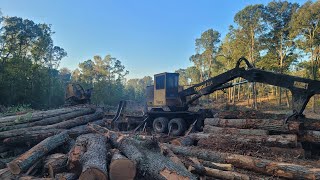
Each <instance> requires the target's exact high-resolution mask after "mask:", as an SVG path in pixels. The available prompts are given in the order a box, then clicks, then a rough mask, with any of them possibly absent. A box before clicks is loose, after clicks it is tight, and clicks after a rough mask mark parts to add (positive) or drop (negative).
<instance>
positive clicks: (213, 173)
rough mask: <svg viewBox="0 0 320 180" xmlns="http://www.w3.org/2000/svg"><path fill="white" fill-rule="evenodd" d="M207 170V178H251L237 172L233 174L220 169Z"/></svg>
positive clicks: (244, 179) (240, 179) (228, 179)
mask: <svg viewBox="0 0 320 180" xmlns="http://www.w3.org/2000/svg"><path fill="white" fill-rule="evenodd" d="M204 168H205V175H206V176H211V177H215V178H219V179H227V180H234V179H239V180H249V179H250V177H249V176H248V175H246V174H241V173H237V172H232V171H222V170H218V169H213V168H208V167H204Z"/></svg>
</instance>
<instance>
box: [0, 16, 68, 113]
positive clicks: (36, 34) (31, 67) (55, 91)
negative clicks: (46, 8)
mask: <svg viewBox="0 0 320 180" xmlns="http://www.w3.org/2000/svg"><path fill="white" fill-rule="evenodd" d="M1 20H2V22H1V31H0V40H1V41H0V49H1V51H0V82H1V84H0V89H1V91H0V103H1V104H2V105H5V106H12V105H19V104H30V105H31V107H33V108H49V107H55V106H59V105H61V104H63V98H64V90H63V84H62V81H61V79H60V76H59V72H58V71H57V70H56V69H57V68H58V66H59V62H60V60H61V59H62V58H63V57H65V56H66V55H67V53H66V52H65V51H64V50H63V49H62V48H60V47H58V46H55V45H54V44H53V41H52V38H51V36H52V34H53V32H52V30H51V27H50V25H47V24H36V23H34V22H33V21H31V20H28V19H22V18H19V17H8V16H6V17H2V18H1Z"/></svg>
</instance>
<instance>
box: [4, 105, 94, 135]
mask: <svg viewBox="0 0 320 180" xmlns="http://www.w3.org/2000/svg"><path fill="white" fill-rule="evenodd" d="M93 112H94V109H91V108H87V109H83V110H81V111H74V112H70V113H67V114H61V115H57V116H54V117H50V118H44V119H42V120H39V121H35V122H31V123H24V124H18V125H12V126H4V127H0V131H9V130H13V129H21V128H26V127H34V126H47V125H51V124H56V123H59V122H61V121H66V120H68V119H72V118H76V117H79V116H83V115H86V114H90V113H93Z"/></svg>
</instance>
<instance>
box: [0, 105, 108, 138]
mask: <svg viewBox="0 0 320 180" xmlns="http://www.w3.org/2000/svg"><path fill="white" fill-rule="evenodd" d="M102 116H103V113H102V111H97V112H96V113H94V114H91V115H85V116H81V117H77V118H74V119H71V120H67V121H63V122H60V123H57V124H51V125H48V126H35V127H28V128H21V129H15V130H10V131H4V132H0V139H4V138H8V137H14V136H21V135H24V134H27V133H28V132H30V131H41V130H49V131H50V129H70V128H73V127H76V126H80V125H84V124H87V123H88V122H91V121H95V120H97V119H100V118H102ZM43 132H45V131H43Z"/></svg>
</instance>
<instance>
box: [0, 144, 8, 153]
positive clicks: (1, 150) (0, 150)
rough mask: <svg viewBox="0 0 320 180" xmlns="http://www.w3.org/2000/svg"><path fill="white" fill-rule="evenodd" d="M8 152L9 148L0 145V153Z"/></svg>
mask: <svg viewBox="0 0 320 180" xmlns="http://www.w3.org/2000/svg"><path fill="white" fill-rule="evenodd" d="M9 150H10V147H8V146H5V145H0V153H3V152H6V151H9Z"/></svg>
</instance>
